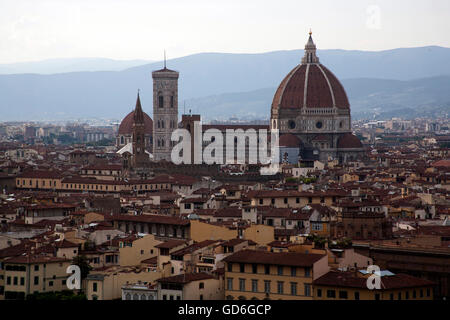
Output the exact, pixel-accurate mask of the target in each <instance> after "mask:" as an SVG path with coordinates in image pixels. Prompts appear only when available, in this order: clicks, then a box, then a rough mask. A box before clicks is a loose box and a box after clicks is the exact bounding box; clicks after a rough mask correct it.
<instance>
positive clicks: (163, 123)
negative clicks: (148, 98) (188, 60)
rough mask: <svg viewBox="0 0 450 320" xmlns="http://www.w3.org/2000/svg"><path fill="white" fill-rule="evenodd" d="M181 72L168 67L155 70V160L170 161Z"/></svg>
mask: <svg viewBox="0 0 450 320" xmlns="http://www.w3.org/2000/svg"><path fill="white" fill-rule="evenodd" d="M179 75H180V74H179V72H177V71H174V70H170V69H167V68H166V66H164V68H163V69H161V70H157V71H153V72H152V78H153V132H154V135H153V156H154V160H155V161H160V160H166V161H170V159H171V158H170V154H171V151H172V147H173V145H174V143H172V142H171V140H170V138H171V135H172V132H173V131H174V130H175V129H177V127H178V77H179Z"/></svg>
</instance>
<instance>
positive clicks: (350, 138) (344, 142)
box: [337, 133, 363, 149]
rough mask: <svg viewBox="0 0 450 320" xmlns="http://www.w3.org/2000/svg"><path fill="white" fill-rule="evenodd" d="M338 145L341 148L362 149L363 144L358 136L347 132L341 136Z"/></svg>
mask: <svg viewBox="0 0 450 320" xmlns="http://www.w3.org/2000/svg"><path fill="white" fill-rule="evenodd" d="M337 147H338V148H339V149H360V148H362V147H363V145H362V143H361V141H360V140H359V139H358V137H357V136H355V135H354V134H352V133H346V134H344V135H343V136H341V137H340V138H339V140H338V143H337Z"/></svg>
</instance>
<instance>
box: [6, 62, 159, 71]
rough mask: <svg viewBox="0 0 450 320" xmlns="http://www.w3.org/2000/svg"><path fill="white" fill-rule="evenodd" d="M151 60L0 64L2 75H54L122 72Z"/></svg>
mask: <svg viewBox="0 0 450 320" xmlns="http://www.w3.org/2000/svg"><path fill="white" fill-rule="evenodd" d="M151 62H152V61H150V60H113V59H106V58H73V59H71V58H61V59H48V60H42V61H31V62H19V63H10V64H0V74H17V73H38V74H54V73H67V72H79V71H121V70H125V69H128V68H131V67H135V66H139V65H143V64H148V63H151Z"/></svg>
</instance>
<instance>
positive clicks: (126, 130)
mask: <svg viewBox="0 0 450 320" xmlns="http://www.w3.org/2000/svg"><path fill="white" fill-rule="evenodd" d="M133 121H134V111H131V112H130V113H129V114H128V115H127V116H126V117H125V118H124V119H123V120H122V122H121V123H120V126H119V134H123V135H127V134H133ZM144 123H145V133H146V134H150V135H151V134H152V133H153V120H152V118H150V117H149V115H148V114H146V113H145V112H144Z"/></svg>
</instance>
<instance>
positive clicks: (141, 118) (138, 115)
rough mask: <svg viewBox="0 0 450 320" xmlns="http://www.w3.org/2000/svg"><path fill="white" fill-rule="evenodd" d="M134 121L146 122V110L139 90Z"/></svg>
mask: <svg viewBox="0 0 450 320" xmlns="http://www.w3.org/2000/svg"><path fill="white" fill-rule="evenodd" d="M134 123H144V111H142V106H141V98H140V97H139V90H138V94H137V100H136V107H135V108H134Z"/></svg>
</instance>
